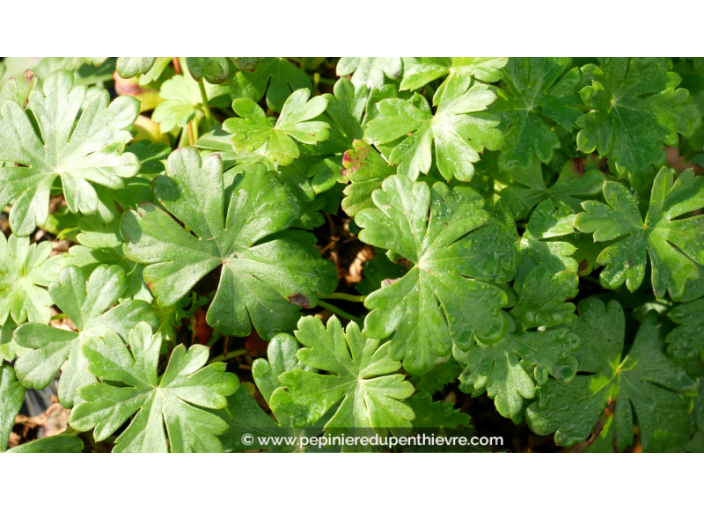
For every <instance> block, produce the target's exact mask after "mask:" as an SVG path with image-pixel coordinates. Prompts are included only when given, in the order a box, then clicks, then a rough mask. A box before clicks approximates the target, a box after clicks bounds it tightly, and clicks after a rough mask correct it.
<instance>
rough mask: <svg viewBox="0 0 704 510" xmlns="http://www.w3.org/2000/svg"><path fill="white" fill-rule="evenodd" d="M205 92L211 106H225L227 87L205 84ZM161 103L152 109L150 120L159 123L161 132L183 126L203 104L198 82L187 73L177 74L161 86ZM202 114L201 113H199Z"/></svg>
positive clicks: (227, 97) (194, 115)
mask: <svg viewBox="0 0 704 510" xmlns="http://www.w3.org/2000/svg"><path fill="white" fill-rule="evenodd" d="M205 92H206V94H207V95H208V98H209V102H210V104H211V105H212V106H226V105H227V100H228V99H229V96H228V94H227V92H228V89H227V87H226V86H223V85H211V84H210V83H206V84H205ZM160 94H161V97H162V99H164V101H163V102H162V103H159V105H158V106H157V107H156V108H155V109H154V113H153V114H152V120H153V121H154V122H158V123H159V128H160V129H161V132H162V133H166V132H168V131H171V130H172V129H173V128H174V127H176V126H178V127H185V126H186V125H187V124H188V123H189V122H190V121H191V120H193V119H194V118H195V117H196V112H199V111H200V109H201V108H204V106H203V96H202V95H201V93H200V87H199V86H198V82H197V81H195V80H194V79H193V78H192V77H191V75H190V74H189V73H186V74H177V75H176V76H174V77H173V78H171V79H169V80H167V81H166V82H164V84H163V85H162V86H161V93H160ZM201 115H202V114H201Z"/></svg>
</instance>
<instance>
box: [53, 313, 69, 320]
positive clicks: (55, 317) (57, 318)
mask: <svg viewBox="0 0 704 510" xmlns="http://www.w3.org/2000/svg"><path fill="white" fill-rule="evenodd" d="M66 318H68V315H66V314H65V313H57V314H56V315H52V316H51V320H52V321H60V320H61V319H66Z"/></svg>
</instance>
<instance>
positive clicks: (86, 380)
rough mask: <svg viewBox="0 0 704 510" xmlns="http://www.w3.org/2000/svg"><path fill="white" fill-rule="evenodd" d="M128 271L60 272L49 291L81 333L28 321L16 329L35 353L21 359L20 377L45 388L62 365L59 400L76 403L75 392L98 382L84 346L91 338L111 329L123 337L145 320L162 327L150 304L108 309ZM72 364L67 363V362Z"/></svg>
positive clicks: (71, 269) (22, 342)
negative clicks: (88, 369)
mask: <svg viewBox="0 0 704 510" xmlns="http://www.w3.org/2000/svg"><path fill="white" fill-rule="evenodd" d="M126 287H127V283H126V277H125V271H124V270H123V269H122V268H121V267H118V266H107V265H103V266H98V267H97V268H95V270H93V272H92V273H91V275H90V279H87V278H86V276H85V274H84V273H83V272H82V271H81V270H80V269H78V268H77V267H73V266H71V267H67V268H65V269H62V270H61V273H59V281H58V282H54V283H52V284H51V285H50V286H49V295H50V296H51V298H52V299H53V300H54V302H55V303H56V304H57V306H59V308H61V310H62V311H63V312H64V313H65V314H66V315H67V316H68V318H69V319H71V320H72V321H73V324H74V325H75V326H76V329H77V330H78V332H74V331H66V330H64V329H58V328H52V327H51V326H47V325H45V324H38V323H33V322H30V323H28V324H23V325H22V326H20V327H19V328H17V329H16V330H15V340H16V341H17V343H18V344H19V345H20V346H22V347H26V348H31V349H33V351H32V352H30V353H27V354H25V355H23V356H22V357H20V358H19V359H18V360H17V362H16V364H15V370H16V371H17V378H18V379H19V380H20V381H21V382H22V384H23V385H24V386H25V387H27V388H34V389H37V390H41V389H44V388H46V387H47V386H48V385H49V384H50V383H51V381H53V380H54V377H55V376H56V374H57V372H58V371H59V369H60V368H61V367H62V365H63V366H64V369H63V371H62V373H61V379H60V380H59V401H60V402H61V405H62V406H64V407H66V408H69V407H72V406H73V405H74V403H76V399H77V393H76V390H77V389H78V388H80V387H81V386H85V385H86V384H90V383H92V382H94V381H95V379H94V377H93V376H92V375H91V374H90V373H89V372H88V371H87V370H85V368H86V366H87V365H88V360H87V359H86V358H85V357H84V356H83V353H82V351H81V345H82V344H83V343H84V342H85V341H86V339H87V338H89V337H91V336H95V335H102V334H103V332H104V331H105V330H106V329H107V328H110V329H112V330H113V331H115V332H116V333H117V334H119V335H120V336H121V337H122V338H127V333H128V331H129V330H130V329H131V328H132V327H134V326H135V325H136V324H137V323H139V322H141V321H147V322H148V323H149V324H150V325H151V326H152V327H153V328H154V329H156V328H157V327H158V321H157V319H156V316H155V315H154V314H153V313H151V312H150V311H149V303H146V302H144V301H127V302H125V303H122V304H120V305H117V306H115V307H114V308H110V307H111V306H112V305H114V304H115V303H116V302H117V300H118V298H119V297H120V296H122V295H123V294H124V293H125V288H126ZM66 360H68V363H66V365H64V362H66Z"/></svg>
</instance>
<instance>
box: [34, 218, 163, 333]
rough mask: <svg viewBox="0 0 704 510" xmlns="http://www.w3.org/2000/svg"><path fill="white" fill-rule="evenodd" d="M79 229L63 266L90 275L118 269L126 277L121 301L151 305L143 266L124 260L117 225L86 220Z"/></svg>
mask: <svg viewBox="0 0 704 510" xmlns="http://www.w3.org/2000/svg"><path fill="white" fill-rule="evenodd" d="M78 228H79V229H80V231H81V232H80V233H79V234H78V235H77V236H76V240H77V241H78V242H79V243H80V244H76V245H74V246H71V248H70V249H69V254H68V256H67V257H66V258H64V259H63V261H62V267H66V266H77V267H80V268H82V269H83V270H85V271H87V272H88V273H91V272H92V271H93V270H94V269H95V268H96V267H98V266H100V265H101V264H108V265H112V266H120V267H121V268H122V269H124V270H125V275H126V276H127V288H126V290H125V293H124V295H122V296H120V299H121V300H123V299H141V300H142V301H146V302H147V303H151V302H152V300H153V299H154V297H153V296H152V293H151V291H150V290H149V288H148V287H147V284H146V283H145V282H144V278H143V276H142V272H143V270H144V266H142V265H141V264H137V263H136V262H133V261H131V260H130V259H128V258H127V257H125V254H124V252H123V250H122V243H123V240H122V236H121V235H120V225H119V223H118V222H113V223H110V224H109V225H105V224H104V223H102V222H101V221H100V220H98V219H97V218H90V217H85V218H81V220H80V221H79V223H78ZM33 322H36V321H33Z"/></svg>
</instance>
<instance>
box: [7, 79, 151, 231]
mask: <svg viewBox="0 0 704 510" xmlns="http://www.w3.org/2000/svg"><path fill="white" fill-rule="evenodd" d="M85 97H86V88H85V87H83V86H80V85H76V86H74V83H73V74H72V73H70V72H68V71H64V70H59V71H56V72H54V73H52V74H51V75H50V76H49V77H48V78H47V79H46V80H44V82H43V83H42V90H33V91H32V92H31V93H30V96H29V105H28V107H27V109H28V110H30V111H31V113H32V120H30V117H29V116H28V114H27V113H26V112H25V111H24V110H23V109H22V106H20V105H19V104H17V103H15V102H14V101H5V103H4V104H3V105H2V107H1V108H0V160H1V161H7V162H13V163H19V164H20V165H23V166H10V167H5V168H2V169H0V208H3V207H5V205H7V203H8V202H9V201H10V200H13V199H14V200H15V202H14V204H13V206H12V211H11V212H10V226H11V227H12V230H13V231H14V232H15V234H16V235H19V236H27V235H29V234H31V233H32V231H33V230H34V228H35V225H43V224H44V223H46V221H47V218H48V217H49V198H50V194H51V187H52V185H53V183H54V181H55V180H56V178H57V177H59V176H60V177H61V183H62V186H63V193H64V197H65V198H66V203H67V205H68V208H69V210H70V211H71V212H74V213H75V212H78V211H80V212H82V213H83V214H94V213H97V214H98V216H99V217H100V218H101V219H103V220H104V221H106V222H110V221H112V220H113V219H114V217H115V211H116V209H115V204H114V202H113V199H112V198H111V197H110V195H109V194H108V193H107V190H106V189H105V188H110V189H119V188H123V187H124V185H125V184H124V179H126V178H128V177H132V176H134V175H135V174H136V173H137V172H138V171H139V161H138V160H137V158H136V157H135V156H134V154H129V153H124V154H123V153H122V149H123V148H124V144H125V143H126V142H127V141H129V140H130V139H131V138H132V135H131V134H130V133H129V131H128V128H129V126H130V125H131V124H132V123H133V122H134V121H135V119H136V118H137V115H138V114H139V101H138V100H137V99H135V98H133V97H131V96H121V97H118V98H117V99H115V100H114V101H113V102H112V103H111V104H109V105H108V103H109V101H110V95H109V94H108V92H107V91H106V90H101V91H96V93H95V94H93V96H92V99H91V100H90V101H89V102H88V104H85V105H84V104H83V103H84V99H85ZM79 112H80V113H79ZM34 120H36V123H37V125H38V128H39V129H38V130H35V127H34V125H33V121H34ZM103 186H104V187H105V188H103Z"/></svg>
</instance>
